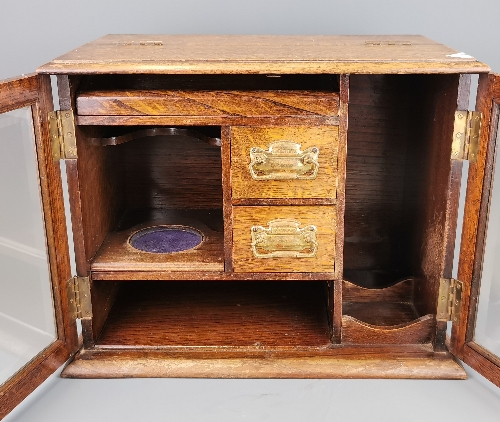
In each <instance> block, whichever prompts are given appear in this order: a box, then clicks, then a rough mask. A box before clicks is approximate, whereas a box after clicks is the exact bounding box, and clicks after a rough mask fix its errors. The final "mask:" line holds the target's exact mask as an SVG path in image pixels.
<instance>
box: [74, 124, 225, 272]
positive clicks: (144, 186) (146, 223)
mask: <svg viewBox="0 0 500 422" xmlns="http://www.w3.org/2000/svg"><path fill="white" fill-rule="evenodd" d="M78 130H79V136H78V140H79V144H78V154H79V157H78V158H79V159H78V160H77V171H78V187H79V199H80V201H81V212H82V222H81V223H80V225H79V226H80V227H81V229H82V230H81V236H82V238H83V240H84V242H83V243H84V245H85V251H84V252H85V261H86V262H85V265H86V266H90V270H91V271H92V272H93V273H99V272H102V273H106V272H127V271H130V270H133V271H152V272H162V271H219V272H220V271H224V235H223V232H224V229H223V226H224V225H223V216H222V169H221V149H220V127H211V128H204V127H197V128H166V127H155V128H148V127H139V128H137V127H103V128H101V127H95V126H79V127H78ZM70 174H72V173H71V172H70ZM78 228H79V227H78V226H77V229H78ZM76 243H78V241H77V242H76ZM77 252H78V251H77ZM79 252H80V253H81V251H79ZM77 255H79V256H80V254H77ZM125 278H127V277H125Z"/></svg>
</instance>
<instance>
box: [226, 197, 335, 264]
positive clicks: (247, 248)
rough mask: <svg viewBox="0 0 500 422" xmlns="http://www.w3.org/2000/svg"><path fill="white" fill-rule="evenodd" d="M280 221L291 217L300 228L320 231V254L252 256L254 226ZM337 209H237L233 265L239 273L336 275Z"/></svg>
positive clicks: (318, 207) (234, 210)
mask: <svg viewBox="0 0 500 422" xmlns="http://www.w3.org/2000/svg"><path fill="white" fill-rule="evenodd" d="M278 218H291V219H295V220H297V221H299V222H300V224H301V226H300V227H305V226H308V225H314V226H316V228H317V233H316V240H317V242H318V251H317V254H316V256H315V257H312V258H256V257H255V256H254V255H253V253H252V248H251V243H252V236H251V228H252V226H263V227H267V226H268V224H267V223H268V222H269V221H271V220H275V219H278ZM335 228H336V223H335V207H334V206H276V207H267V206H266V207H265V206H261V207H233V266H234V271H236V272H284V271H290V272H329V271H330V272H333V271H334V270H335V262H334V261H335Z"/></svg>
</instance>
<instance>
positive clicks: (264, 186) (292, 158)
mask: <svg viewBox="0 0 500 422" xmlns="http://www.w3.org/2000/svg"><path fill="white" fill-rule="evenodd" d="M338 134H339V129H338V126H315V127H305V126H289V127H266V128H264V127H239V126H238V127H232V128H231V183H232V197H233V198H234V199H252V198H255V199H261V198H262V199H293V198H300V199H305V198H308V199H314V198H329V199H332V200H333V199H335V198H336V187H337V186H336V185H337V183H336V181H337V150H338Z"/></svg>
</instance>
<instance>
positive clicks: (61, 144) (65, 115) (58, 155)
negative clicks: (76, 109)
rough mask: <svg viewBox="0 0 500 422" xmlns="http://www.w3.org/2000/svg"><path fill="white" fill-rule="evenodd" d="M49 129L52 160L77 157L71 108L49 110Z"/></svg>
mask: <svg viewBox="0 0 500 422" xmlns="http://www.w3.org/2000/svg"><path fill="white" fill-rule="evenodd" d="M49 130H50V142H51V146H52V158H53V159H54V161H59V160H65V159H67V158H77V154H76V137H75V118H74V116H73V110H63V111H51V112H49Z"/></svg>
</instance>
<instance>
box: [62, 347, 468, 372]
mask: <svg viewBox="0 0 500 422" xmlns="http://www.w3.org/2000/svg"><path fill="white" fill-rule="evenodd" d="M62 377H65V378H143V377H149V378H158V377H161V378H164V377H172V378H184V377H190V378H409V379H465V378H467V374H466V373H465V371H464V369H463V368H462V367H461V366H460V365H459V364H458V363H457V362H456V361H454V360H453V359H452V358H450V357H449V356H447V357H444V358H441V357H419V358H412V357H409V356H408V355H407V356H406V357H404V356H400V357H393V356H390V355H378V356H373V357H371V358H363V357H360V355H359V352H356V351H352V356H351V357H346V356H340V357H301V358H293V357H288V358H273V357H268V358H253V359H252V358H222V359H220V358H217V357H214V358H190V357H187V358H182V359H179V358H170V357H168V355H167V356H161V354H156V355H155V354H151V353H148V352H136V353H131V354H128V353H123V354H122V353H120V352H108V353H106V352H104V353H103V352H101V353H100V354H96V356H95V357H93V356H92V354H91V353H88V352H83V353H82V354H80V355H79V356H77V358H76V359H75V360H74V361H73V362H72V363H71V364H70V365H69V366H67V367H66V368H65V369H64V371H63V373H62Z"/></svg>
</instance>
